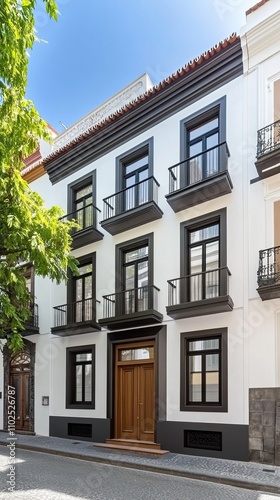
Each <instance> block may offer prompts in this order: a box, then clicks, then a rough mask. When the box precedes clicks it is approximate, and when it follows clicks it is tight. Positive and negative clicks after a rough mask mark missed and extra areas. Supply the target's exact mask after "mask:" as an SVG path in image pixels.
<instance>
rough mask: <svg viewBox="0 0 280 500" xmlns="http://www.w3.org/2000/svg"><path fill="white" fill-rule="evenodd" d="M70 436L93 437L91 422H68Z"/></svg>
mask: <svg viewBox="0 0 280 500" xmlns="http://www.w3.org/2000/svg"><path fill="white" fill-rule="evenodd" d="M68 436H76V437H87V438H91V437H92V425H91V424H72V423H68Z"/></svg>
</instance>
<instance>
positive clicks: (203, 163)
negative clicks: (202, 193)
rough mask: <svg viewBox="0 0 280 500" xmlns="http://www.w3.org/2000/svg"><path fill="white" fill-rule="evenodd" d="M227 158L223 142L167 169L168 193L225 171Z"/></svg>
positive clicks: (227, 153)
mask: <svg viewBox="0 0 280 500" xmlns="http://www.w3.org/2000/svg"><path fill="white" fill-rule="evenodd" d="M228 157H229V150H228V146H227V143H226V142H223V143H221V144H218V145H217V146H214V147H212V148H209V149H207V150H206V151H203V152H202V153H199V154H198V155H195V156H191V157H189V158H187V159H186V160H183V161H180V162H179V163H176V164H175V165H173V166H172V167H169V169H168V170H169V193H173V192H174V191H178V190H179V189H183V188H186V187H189V186H192V185H193V184H196V183H199V182H201V181H204V180H206V179H210V178H211V177H213V176H215V175H217V174H219V173H221V172H224V171H226V170H227V167H228Z"/></svg>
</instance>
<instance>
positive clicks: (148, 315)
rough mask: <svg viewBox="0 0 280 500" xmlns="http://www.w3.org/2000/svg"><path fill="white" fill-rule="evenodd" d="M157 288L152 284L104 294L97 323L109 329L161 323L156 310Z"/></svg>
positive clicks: (160, 316)
mask: <svg viewBox="0 0 280 500" xmlns="http://www.w3.org/2000/svg"><path fill="white" fill-rule="evenodd" d="M158 292H159V289H158V288H157V287H156V286H154V285H147V286H142V287H140V288H134V289H132V290H124V291H123V292H118V293H114V294H111V295H104V297H103V299H104V312H103V318H104V319H100V320H99V323H100V325H102V326H107V327H108V328H109V330H115V329H118V328H132V327H135V326H143V325H150V324H153V323H161V322H162V319H163V316H162V314H160V313H159V312H158V311H157V308H158V306H157V304H158Z"/></svg>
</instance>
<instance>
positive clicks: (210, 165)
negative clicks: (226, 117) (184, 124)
mask: <svg viewBox="0 0 280 500" xmlns="http://www.w3.org/2000/svg"><path fill="white" fill-rule="evenodd" d="M187 137H188V144H187V149H188V157H189V158H190V161H189V162H188V184H193V183H195V182H199V181H201V180H203V179H206V178H207V177H210V176H211V175H214V174H216V173H217V172H218V171H219V163H218V148H217V146H218V144H219V118H218V116H216V117H214V118H211V119H210V120H208V121H206V122H203V123H201V124H200V125H197V126H195V127H193V128H190V129H188V134H187Z"/></svg>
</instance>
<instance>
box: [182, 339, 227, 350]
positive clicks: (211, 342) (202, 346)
mask: <svg viewBox="0 0 280 500" xmlns="http://www.w3.org/2000/svg"><path fill="white" fill-rule="evenodd" d="M219 348H220V339H217V338H216V339H215V338H213V339H207V340H192V341H190V342H189V351H206V350H209V349H219Z"/></svg>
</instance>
